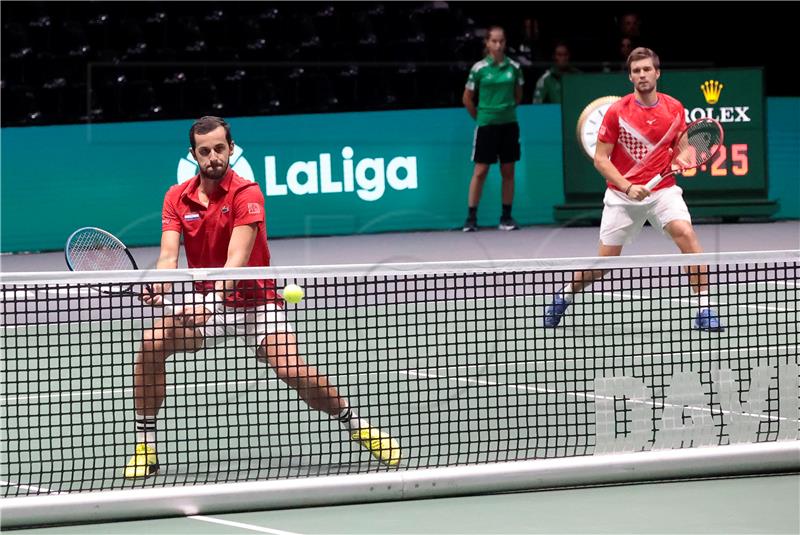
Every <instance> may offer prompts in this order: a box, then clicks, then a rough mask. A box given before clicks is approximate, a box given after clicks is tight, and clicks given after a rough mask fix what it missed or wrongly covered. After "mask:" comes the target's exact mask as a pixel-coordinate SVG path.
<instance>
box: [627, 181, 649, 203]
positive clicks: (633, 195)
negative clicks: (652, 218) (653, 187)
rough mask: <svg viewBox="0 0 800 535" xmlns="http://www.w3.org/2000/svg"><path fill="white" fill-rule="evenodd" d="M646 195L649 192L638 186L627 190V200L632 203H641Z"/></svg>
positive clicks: (635, 185)
mask: <svg viewBox="0 0 800 535" xmlns="http://www.w3.org/2000/svg"><path fill="white" fill-rule="evenodd" d="M648 195H650V190H649V189H647V188H646V187H644V186H642V185H639V184H634V185H632V186H631V189H629V190H628V198H629V199H633V200H634V201H643V200H645V199H646V198H647V196H648Z"/></svg>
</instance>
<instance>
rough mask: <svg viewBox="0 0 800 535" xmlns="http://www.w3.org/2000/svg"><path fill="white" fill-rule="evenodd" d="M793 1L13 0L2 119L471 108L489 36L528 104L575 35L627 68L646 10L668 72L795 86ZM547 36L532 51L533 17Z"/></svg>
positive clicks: (8, 122) (6, 14)
mask: <svg viewBox="0 0 800 535" xmlns="http://www.w3.org/2000/svg"><path fill="white" fill-rule="evenodd" d="M792 7H794V6H793V5H792V4H791V3H789V2H758V3H755V2H753V3H748V2H669V3H667V2H649V3H633V2H607V3H603V2H557V3H556V2H549V3H548V2H449V3H447V2H292V3H289V2H8V1H5V2H2V4H0V10H1V11H2V13H1V15H2V63H0V65H2V67H1V68H0V72H1V73H2V84H1V85H2V125H3V126H25V125H37V124H65V123H80V122H104V121H106V122H107V121H131V120H159V119H172V118H188V117H196V116H198V115H204V114H217V115H225V116H237V115H263V114H291V113H321V112H337V111H365V110H387V109H404V108H429V107H452V106H461V93H462V91H463V86H464V81H465V80H466V76H467V72H468V70H469V68H470V66H471V65H472V64H473V63H474V62H475V61H477V60H479V59H480V57H481V56H482V49H483V43H482V38H481V36H482V35H483V34H482V31H483V30H484V29H485V28H486V27H487V26H489V25H492V24H499V25H502V26H504V27H505V29H506V34H507V38H508V47H509V48H508V55H509V56H511V57H513V58H519V57H520V56H525V58H524V59H525V60H526V61H523V65H524V68H523V70H524V75H525V78H526V81H527V84H526V89H525V98H524V102H530V99H531V96H532V91H533V87H534V85H535V82H536V79H537V78H538V77H539V76H540V75H541V74H542V73H543V72H544V70H545V69H546V68H548V67H549V66H550V63H551V57H552V49H553V45H554V44H555V43H556V42H557V41H559V40H564V41H566V42H567V43H568V44H569V46H570V47H571V49H572V61H573V63H574V64H575V65H576V66H577V67H578V68H580V69H581V70H583V71H585V72H600V71H606V72H608V71H612V72H613V71H618V70H620V67H621V65H622V60H621V58H620V57H619V52H618V43H619V40H620V35H619V19H620V17H621V16H622V15H624V14H625V13H629V12H633V13H637V14H638V15H639V16H640V19H641V36H640V37H639V38H637V39H636V40H635V42H634V45H642V46H647V47H650V48H653V49H654V50H655V51H656V52H657V53H658V54H659V55H660V57H661V60H662V67H663V68H664V69H670V68H704V67H715V68H716V67H753V66H756V67H763V68H764V73H765V89H766V94H767V95H768V96H789V95H791V96H797V95H798V94H800V91H799V90H798V84H797V82H796V81H795V80H794V79H793V76H794V73H793V72H792V71H793V70H794V68H795V65H796V63H797V61H796V57H795V56H796V53H794V52H793V51H794V47H793V46H792V45H791V43H792V42H793V41H794V36H795V33H796V32H797V30H796V27H795V26H796V20H797V18H796V16H795V15H794V14H793V13H792V11H791V8H792ZM526 18H532V19H535V20H536V21H537V26H538V30H539V32H538V35H537V36H536V37H535V39H533V40H532V41H531V42H530V43H529V44H530V45H531V47H532V50H531V51H530V52H528V53H524V52H523V51H521V49H520V46H519V45H520V43H521V41H522V36H523V21H524V20H525V19H526Z"/></svg>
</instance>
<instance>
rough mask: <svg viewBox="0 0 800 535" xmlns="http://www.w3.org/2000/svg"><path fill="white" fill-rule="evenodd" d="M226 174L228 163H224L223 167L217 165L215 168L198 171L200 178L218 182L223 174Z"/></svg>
mask: <svg viewBox="0 0 800 535" xmlns="http://www.w3.org/2000/svg"><path fill="white" fill-rule="evenodd" d="M227 172H228V162H227V161H226V162H225V164H224V165H219V166H217V167H212V168H210V169H209V168H208V167H206V169H201V170H200V177H201V178H207V179H210V180H220V179H221V178H222V177H224V176H225V173H227Z"/></svg>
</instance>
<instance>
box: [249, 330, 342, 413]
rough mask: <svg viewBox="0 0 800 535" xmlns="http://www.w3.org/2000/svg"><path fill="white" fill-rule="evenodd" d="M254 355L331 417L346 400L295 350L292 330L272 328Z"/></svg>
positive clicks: (309, 401)
mask: <svg viewBox="0 0 800 535" xmlns="http://www.w3.org/2000/svg"><path fill="white" fill-rule="evenodd" d="M258 352H259V353H258V355H259V357H261V358H263V359H264V360H266V361H267V363H268V364H269V366H270V368H272V369H273V370H274V371H275V375H277V376H278V379H280V380H281V381H283V382H284V383H286V384H287V385H289V386H290V387H291V388H293V389H294V390H296V391H297V394H298V395H299V396H300V398H301V399H302V400H303V401H305V402H306V403H307V404H308V406H309V407H311V408H312V409H316V410H318V411H322V412H324V413H326V414H329V415H330V416H333V417H339V415H340V414H342V413H343V412H344V411H345V409H347V408H348V407H347V402H346V401H345V400H344V399H342V398H341V397H340V396H339V392H338V391H337V389H336V387H334V386H333V385H331V384H330V382H329V381H328V378H327V377H326V376H325V375H321V374H320V373H319V370H317V368H316V367H315V366H310V365H309V364H307V363H306V362H305V361H304V360H303V358H302V357H301V356H300V355H299V354H298V351H297V341H296V340H295V335H294V333H291V332H273V333H270V334H267V335H266V336H265V337H264V341H263V342H262V344H261V345H260V346H259V347H258Z"/></svg>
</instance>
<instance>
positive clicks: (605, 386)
mask: <svg viewBox="0 0 800 535" xmlns="http://www.w3.org/2000/svg"><path fill="white" fill-rule="evenodd" d="M594 391H595V400H594V405H595V419H596V422H597V433H596V435H597V445H596V446H595V448H594V453H595V454H597V453H612V452H633V451H642V450H645V449H648V441H649V440H650V437H651V436H652V434H653V431H652V429H651V425H652V424H651V422H652V415H653V412H652V411H653V402H652V400H651V399H650V396H649V395H648V394H647V390H646V388H645V386H644V383H643V382H642V381H640V380H639V379H636V378H635V377H600V378H598V379H595V381H594Z"/></svg>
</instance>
